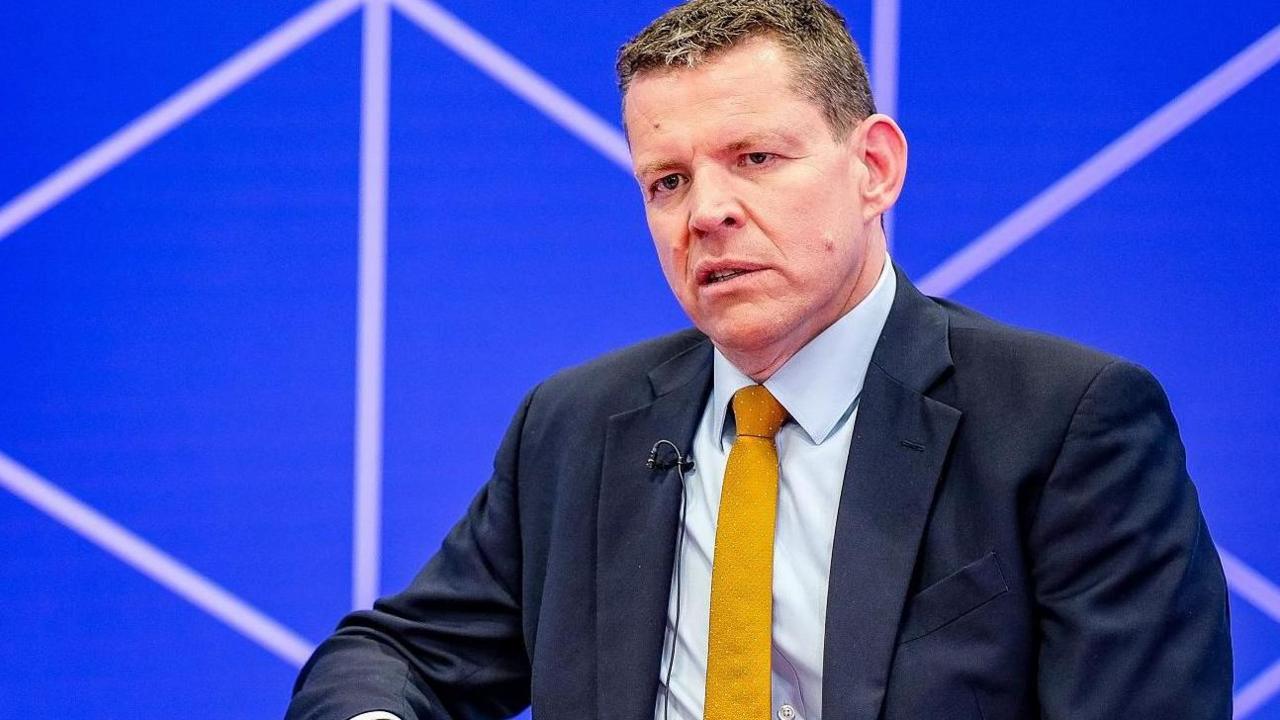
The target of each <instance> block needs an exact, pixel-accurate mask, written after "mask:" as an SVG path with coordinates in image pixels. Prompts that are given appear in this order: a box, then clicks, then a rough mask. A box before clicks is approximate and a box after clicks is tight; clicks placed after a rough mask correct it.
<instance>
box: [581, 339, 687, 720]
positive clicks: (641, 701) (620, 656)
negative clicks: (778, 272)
mask: <svg viewBox="0 0 1280 720" xmlns="http://www.w3.org/2000/svg"><path fill="white" fill-rule="evenodd" d="M649 380H650V383H651V384H652V386H653V390H654V394H655V396H656V399H655V400H654V401H653V402H652V403H651V404H648V405H645V406H643V407H639V408H636V409H635V410H631V411H629V412H625V413H621V414H618V415H614V416H613V417H611V418H610V419H609V426H608V429H607V435H606V439H605V452H604V462H603V468H602V478H601V487H600V508H599V524H598V526H597V533H598V537H597V547H598V553H597V556H596V557H597V559H596V602H597V615H596V623H597V627H596V632H597V634H596V638H597V643H596V648H597V662H598V667H599V676H598V677H599V683H598V688H597V693H598V696H597V700H598V707H599V713H598V715H597V717H599V718H602V719H603V718H609V719H613V718H650V719H651V718H652V717H653V702H654V698H655V697H656V695H657V683H658V667H659V661H660V658H659V656H660V655H661V653H662V640H663V636H664V629H665V627H666V616H667V603H668V595H669V592H670V588H671V570H672V563H673V560H674V553H675V537H676V527H677V525H678V522H679V510H680V498H681V486H680V479H679V476H678V474H677V472H676V470H675V469H668V470H651V469H649V468H648V467H646V466H645V460H646V459H647V458H648V456H649V449H650V448H651V447H653V444H654V443H655V442H657V441H658V440H661V439H667V440H670V441H672V442H673V443H675V444H676V445H677V446H678V447H680V448H681V449H682V450H686V451H687V450H688V449H689V447H690V446H691V445H692V444H693V434H694V431H695V429H696V427H697V421H698V418H699V416H700V414H701V411H702V407H703V404H704V403H705V401H706V398H707V394H708V393H709V392H710V388H711V344H710V343H709V342H706V341H704V342H702V343H700V344H698V345H695V346H693V347H692V348H690V349H689V350H686V351H685V352H684V353H682V354H681V355H678V356H677V357H675V358H673V359H672V360H670V361H668V362H667V363H665V364H663V365H662V366H659V367H658V368H657V369H655V370H654V371H653V372H652V373H650V375H649ZM587 617H588V616H586V615H584V616H583V619H584V620H585V619H587Z"/></svg>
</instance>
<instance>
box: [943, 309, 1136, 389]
mask: <svg viewBox="0 0 1280 720" xmlns="http://www.w3.org/2000/svg"><path fill="white" fill-rule="evenodd" d="M934 302H936V303H938V305H939V306H941V308H942V309H943V311H944V312H945V313H946V314H947V318H948V324H949V328H950V330H949V335H948V342H949V344H950V351H951V357H952V362H953V364H954V368H955V383H956V386H957V387H958V388H959V389H960V390H961V392H962V394H964V395H967V396H969V399H970V400H976V401H978V402H980V403H985V401H987V400H991V401H994V402H996V403H1000V402H1001V400H1000V399H1001V398H1003V399H1004V401H1005V402H1011V403H1013V404H1015V405H1017V406H1019V407H1022V408H1024V409H1026V410H1031V409H1032V408H1035V407H1042V408H1049V407H1054V408H1061V407H1062V406H1063V405H1066V406H1068V407H1074V406H1075V404H1076V402H1077V401H1078V400H1079V398H1080V397H1081V396H1082V395H1083V393H1084V392H1086V391H1087V389H1088V388H1089V386H1090V385H1092V384H1093V383H1094V382H1095V381H1096V379H1097V378H1098V377H1099V376H1100V375H1101V374H1102V373H1103V372H1104V371H1105V370H1107V369H1108V368H1115V369H1117V370H1119V369H1122V368H1123V369H1124V370H1126V371H1127V373H1126V374H1128V373H1131V374H1133V376H1146V377H1147V378H1150V375H1149V373H1147V372H1146V370H1144V369H1142V368H1140V367H1139V366H1137V365H1135V364H1134V363H1131V362H1129V361H1127V360H1125V359H1124V358H1122V357H1120V356H1117V355H1114V354H1112V353H1108V352H1104V351H1102V350H1099V349H1097V348H1093V347H1089V346H1087V345H1084V344H1082V343H1080V342H1076V341H1074V340H1068V339H1066V338H1063V337H1059V336H1056V335H1051V334H1049V333H1045V332H1042V331H1037V330H1029V329H1026V328H1021V327H1017V326H1014V325H1010V324H1007V323H1004V322H1000V321H998V320H995V319H993V318H990V317H988V316H986V315H983V314H982V313H979V312H977V311H975V310H973V309H971V308H967V307H965V306H963V305H959V304H957V303H954V302H951V301H948V300H941V299H938V300H934ZM1151 380H1153V381H1154V379H1151Z"/></svg>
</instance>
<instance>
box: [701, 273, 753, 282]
mask: <svg viewBox="0 0 1280 720" xmlns="http://www.w3.org/2000/svg"><path fill="white" fill-rule="evenodd" d="M748 272H750V270H721V271H719V272H714V273H711V275H710V276H709V277H708V278H707V284H708V285H714V284H715V283H718V282H724V281H725V280H728V279H729V278H736V277H738V276H739V275H742V274H744V273H748Z"/></svg>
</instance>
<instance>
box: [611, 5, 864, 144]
mask: <svg viewBox="0 0 1280 720" xmlns="http://www.w3.org/2000/svg"><path fill="white" fill-rule="evenodd" d="M760 36H768V37H771V38H772V39H773V40H775V41H776V42H777V43H778V44H779V45H781V46H782V47H783V48H786V49H787V50H788V51H790V53H791V60H792V63H793V70H794V74H793V81H794V84H793V89H794V90H795V92H796V94H798V95H799V96H800V97H803V98H805V99H806V100H808V101H809V102H811V103H813V104H815V105H817V106H818V107H820V108H822V112H823V114H824V115H825V116H826V118H827V122H828V123H829V124H830V125H831V129H832V131H833V132H834V133H835V134H836V135H837V136H838V137H842V136H844V135H845V134H847V133H848V132H849V131H850V130H852V129H853V128H854V127H855V126H856V125H857V124H858V123H859V122H861V121H862V120H863V118H866V117H867V116H868V115H871V114H873V113H875V111H876V107H875V101H874V100H872V98H871V83H870V81H869V80H868V79H867V68H866V66H865V65H864V64H863V62H862V56H861V53H859V52H858V46H857V44H856V43H854V41H853V38H851V37H850V36H849V30H848V28H846V27H845V24H844V19H843V18H842V17H840V13H838V12H836V10H835V9H834V8H832V7H831V6H830V5H827V4H826V3H825V2H823V1H822V0H693V1H692V2H686V3H683V4H681V5H678V6H676V7H674V8H672V9H671V10H669V11H667V12H666V13H665V14H663V15H662V16H661V17H659V18H658V19H657V20H654V21H653V22H652V23H650V24H649V26H648V27H647V28H645V29H644V31H642V32H641V33H640V34H639V35H637V36H635V37H634V38H632V39H631V40H630V41H629V42H627V43H626V44H625V45H623V46H622V49H621V50H619V52H618V64H617V71H618V89H619V91H620V92H621V94H622V97H623V99H624V102H625V98H626V96H627V91H628V90H629V89H630V88H631V82H632V81H633V80H634V79H635V78H636V76H638V75H643V74H645V73H652V72H661V71H663V70H668V69H673V68H694V67H697V66H698V65H701V64H703V63H705V62H708V61H710V60H712V59H714V58H715V57H716V55H718V54H720V53H722V52H724V51H725V50H728V49H730V48H733V47H735V46H737V45H738V44H739V43H741V42H743V41H744V40H748V39H750V38H754V37H760Z"/></svg>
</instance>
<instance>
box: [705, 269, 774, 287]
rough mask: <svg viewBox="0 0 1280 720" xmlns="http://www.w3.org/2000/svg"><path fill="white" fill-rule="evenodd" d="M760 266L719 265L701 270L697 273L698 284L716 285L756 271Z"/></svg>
mask: <svg viewBox="0 0 1280 720" xmlns="http://www.w3.org/2000/svg"><path fill="white" fill-rule="evenodd" d="M759 269H760V268H755V267H732V266H730V267H719V268H711V269H707V270H703V271H702V272H700V273H698V284H699V285H704V286H706V285H717V284H719V283H724V282H729V281H730V280H733V279H734V278H738V277H742V276H743V275H749V274H751V273H753V272H756V271H757V270H759Z"/></svg>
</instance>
